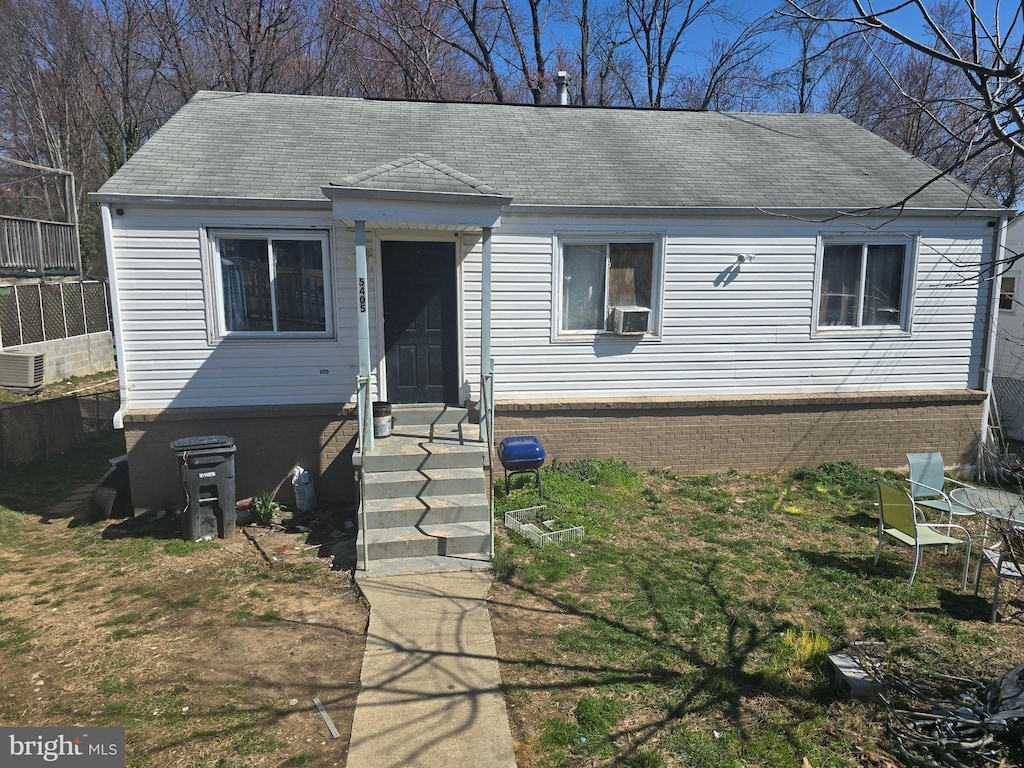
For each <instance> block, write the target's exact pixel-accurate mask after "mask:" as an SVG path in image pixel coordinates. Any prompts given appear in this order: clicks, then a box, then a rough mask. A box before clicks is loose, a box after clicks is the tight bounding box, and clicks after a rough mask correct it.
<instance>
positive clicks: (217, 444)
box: [171, 435, 235, 541]
mask: <svg viewBox="0 0 1024 768" xmlns="http://www.w3.org/2000/svg"><path fill="white" fill-rule="evenodd" d="M171 450H172V451H174V453H175V456H176V457H177V460H178V477H179V478H180V479H181V486H182V489H183V490H184V494H185V501H184V505H183V507H182V511H181V538H183V539H185V541H201V540H203V539H212V538H214V537H215V536H219V537H220V538H222V539H223V538H227V537H228V536H231V535H232V534H233V533H234V532H235V440H234V438H232V437H225V436H224V435H206V436H201V437H183V438H181V439H179V440H175V441H174V442H173V443H171Z"/></svg>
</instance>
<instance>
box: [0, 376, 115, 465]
mask: <svg viewBox="0 0 1024 768" xmlns="http://www.w3.org/2000/svg"><path fill="white" fill-rule="evenodd" d="M118 407H120V394H119V392H118V391H117V390H112V391H108V392H95V393H92V394H82V395H69V396H67V397H58V398H54V399H52V400H37V401H33V402H25V403H11V404H9V405H3V406H0V470H3V471H5V472H6V471H9V470H11V469H14V468H16V467H23V466H25V465H27V464H30V463H32V462H33V461H37V460H38V459H48V458H50V457H52V456H56V455H58V454H61V453H64V452H65V451H67V450H68V449H70V448H73V447H74V446H76V445H81V444H83V443H90V442H96V441H98V440H101V439H103V438H104V437H107V436H108V435H111V434H113V432H114V422H113V418H114V413H115V412H116V411H117V409H118Z"/></svg>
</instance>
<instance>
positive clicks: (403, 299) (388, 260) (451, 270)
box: [381, 241, 459, 403]
mask: <svg viewBox="0 0 1024 768" xmlns="http://www.w3.org/2000/svg"><path fill="white" fill-rule="evenodd" d="M381 270H382V274H383V278H384V283H383V287H384V353H385V359H386V361H387V368H388V374H387V379H388V399H389V400H390V401H391V402H394V403H455V402H456V401H457V398H458V378H459V358H458V327H457V322H458V311H457V310H458V308H457V306H456V292H455V244H454V243H414V242H402V241H385V242H382V243H381Z"/></svg>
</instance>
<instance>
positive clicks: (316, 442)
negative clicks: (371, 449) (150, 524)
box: [124, 405, 357, 512]
mask: <svg viewBox="0 0 1024 768" xmlns="http://www.w3.org/2000/svg"><path fill="white" fill-rule="evenodd" d="M356 426H357V425H356V418H355V409H354V408H350V407H348V406H337V405H335V406H322V405H311V406H267V407H252V408H195V409H192V408H188V409H185V408H183V409H172V410H165V411H158V412H138V411H136V412H132V413H129V414H126V415H125V419H124V433H125V441H126V443H127V446H128V466H129V471H130V474H131V483H132V502H133V503H134V505H135V510H136V512H143V511H147V510H151V509H168V510H170V509H180V508H181V503H182V489H181V483H180V482H179V481H178V469H177V462H176V460H175V454H174V452H173V451H172V450H171V448H170V444H171V442H172V441H174V440H177V439H178V438H180V437H192V436H195V435H228V436H229V437H233V438H234V439H235V446H236V449H237V450H236V453H235V489H236V496H237V498H244V497H245V496H255V495H258V494H260V493H263V492H264V491H269V492H271V493H274V494H275V496H276V497H277V499H278V501H280V502H282V503H283V504H286V505H289V506H290V505H293V504H294V503H295V494H294V491H293V490H292V484H291V471H292V467H294V466H295V465H296V464H299V465H301V466H302V467H304V468H305V469H308V470H309V471H310V472H311V473H312V474H313V477H314V478H316V492H317V499H318V501H320V502H321V503H324V504H336V505H348V504H352V503H353V502H354V501H355V499H356V497H357V493H356V486H355V480H354V474H353V471H352V451H353V448H354V447H355V443H356Z"/></svg>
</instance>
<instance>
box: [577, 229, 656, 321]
mask: <svg viewBox="0 0 1024 768" xmlns="http://www.w3.org/2000/svg"><path fill="white" fill-rule="evenodd" d="M654 245H655V244H654V242H653V241H643V242H597V241H582V240H577V241H569V240H565V241H562V244H561V256H562V260H561V272H560V278H561V289H560V295H559V301H560V302H561V304H560V307H561V312H560V319H559V322H558V325H557V327H558V331H559V333H563V334H593V333H601V332H603V331H607V330H609V329H610V328H611V325H610V323H611V316H612V311H613V309H614V308H615V307H645V308H648V309H650V308H651V307H652V298H653V293H654V272H655V247H654Z"/></svg>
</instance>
